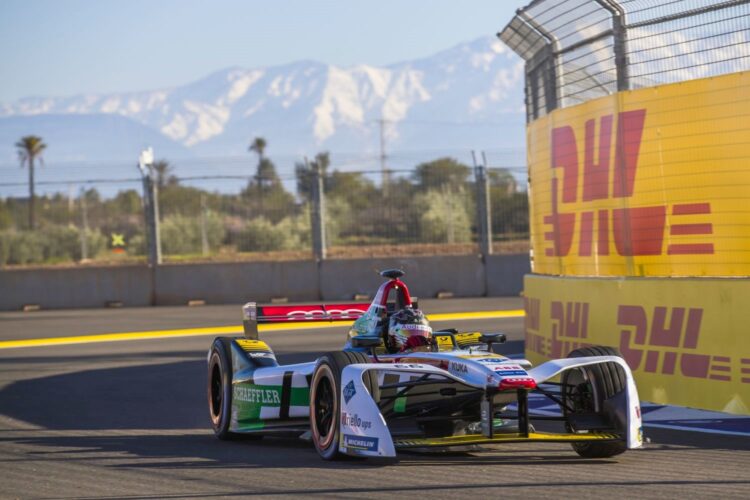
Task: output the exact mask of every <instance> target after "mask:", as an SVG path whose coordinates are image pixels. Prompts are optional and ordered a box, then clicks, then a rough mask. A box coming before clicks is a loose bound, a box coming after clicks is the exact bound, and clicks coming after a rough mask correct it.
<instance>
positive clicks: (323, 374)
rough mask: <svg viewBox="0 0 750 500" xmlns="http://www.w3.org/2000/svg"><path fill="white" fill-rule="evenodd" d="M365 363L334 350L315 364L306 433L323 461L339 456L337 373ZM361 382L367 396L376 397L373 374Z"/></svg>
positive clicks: (356, 355) (356, 354)
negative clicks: (310, 437) (309, 431)
mask: <svg viewBox="0 0 750 500" xmlns="http://www.w3.org/2000/svg"><path fill="white" fill-rule="evenodd" d="M369 362H370V359H369V358H368V357H367V356H366V355H365V354H363V353H360V352H351V351H336V352H329V353H326V354H324V355H323V356H321V357H320V358H319V359H318V363H317V364H316V365H315V370H314V371H313V376H312V381H311V382H310V430H311V433H312V439H313V443H314V444H315V449H316V450H317V451H318V454H319V455H320V456H321V457H322V458H323V459H325V460H336V459H338V458H341V456H342V454H341V453H339V438H340V414H341V401H340V397H341V371H342V370H343V369H344V367H345V366H347V365H351V364H358V363H369ZM364 383H365V388H366V389H367V390H368V391H369V392H370V394H371V395H373V397H376V395H375V394H376V391H377V388H378V385H377V376H376V375H375V373H374V372H370V373H367V374H366V375H365V377H364Z"/></svg>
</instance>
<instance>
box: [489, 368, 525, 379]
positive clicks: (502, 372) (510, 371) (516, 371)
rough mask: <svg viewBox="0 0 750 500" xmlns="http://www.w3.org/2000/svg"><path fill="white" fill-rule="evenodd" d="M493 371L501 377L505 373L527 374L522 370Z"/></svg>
mask: <svg viewBox="0 0 750 500" xmlns="http://www.w3.org/2000/svg"><path fill="white" fill-rule="evenodd" d="M495 373H497V374H498V375H500V376H503V377H505V376H506V375H507V376H509V377H517V376H518V375H521V376H527V375H528V373H527V372H525V371H524V370H495Z"/></svg>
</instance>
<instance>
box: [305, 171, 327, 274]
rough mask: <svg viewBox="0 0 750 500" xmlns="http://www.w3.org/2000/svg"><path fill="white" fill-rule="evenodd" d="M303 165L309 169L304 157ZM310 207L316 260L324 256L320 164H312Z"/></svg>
mask: <svg viewBox="0 0 750 500" xmlns="http://www.w3.org/2000/svg"><path fill="white" fill-rule="evenodd" d="M305 166H306V167H307V169H308V170H309V169H310V162H309V161H308V160H307V158H305ZM312 175H313V182H312V207H311V211H310V217H311V218H312V220H311V221H310V222H311V224H310V226H311V229H312V245H313V255H314V256H315V259H316V260H318V261H321V260H325V258H326V232H325V231H326V227H325V193H324V191H323V175H322V172H321V170H320V165H318V164H317V163H315V164H314V168H313V169H312Z"/></svg>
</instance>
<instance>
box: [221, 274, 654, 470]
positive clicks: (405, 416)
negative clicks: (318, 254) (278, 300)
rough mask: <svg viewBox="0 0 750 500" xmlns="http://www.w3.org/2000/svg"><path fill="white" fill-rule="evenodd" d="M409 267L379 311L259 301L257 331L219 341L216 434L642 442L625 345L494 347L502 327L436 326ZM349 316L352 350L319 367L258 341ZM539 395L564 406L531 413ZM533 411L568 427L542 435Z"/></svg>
mask: <svg viewBox="0 0 750 500" xmlns="http://www.w3.org/2000/svg"><path fill="white" fill-rule="evenodd" d="M403 274H404V273H403V271H401V270H388V271H383V272H382V273H381V275H382V276H383V277H385V278H387V281H386V282H385V283H383V284H382V285H381V286H380V288H379V289H378V292H377V294H376V296H375V298H374V300H373V301H372V303H371V304H370V305H369V307H368V306H367V305H366V304H356V303H354V304H333V305H326V306H322V305H314V306H311V305H302V306H289V305H283V306H275V305H272V306H262V307H261V306H258V305H257V304H255V303H252V302H251V303H248V304H246V305H245V306H244V307H243V325H244V330H245V338H227V337H219V338H216V339H215V340H214V342H213V344H212V346H211V349H210V350H209V353H208V408H209V413H210V416H211V420H212V423H213V429H214V432H215V433H216V435H217V436H218V437H219V438H220V439H231V438H233V437H238V436H245V437H251V438H252V437H258V438H259V437H261V436H263V435H268V434H279V433H297V434H298V435H300V436H303V437H307V438H309V439H312V441H313V443H314V445H315V448H316V449H317V451H318V453H319V454H320V456H321V457H322V458H324V459H328V460H330V459H335V458H336V457H338V456H341V455H342V454H344V455H354V456H362V457H393V456H395V455H396V451H397V450H403V449H420V450H425V449H441V448H449V447H460V448H462V449H471V447H472V446H474V447H475V446H476V445H483V444H495V443H508V442H525V441H536V442H539V441H544V442H569V443H571V445H572V447H573V449H574V450H575V451H576V452H577V453H578V454H579V455H581V456H583V457H587V458H603V457H611V456H614V455H617V454H620V453H622V452H624V451H625V450H626V449H628V448H638V447H640V446H641V445H642V441H643V438H642V427H641V425H642V421H641V413H640V406H639V400H638V392H637V390H636V386H635V382H634V380H633V376H632V374H631V372H630V369H629V368H628V365H627V364H626V363H625V361H624V360H623V359H622V357H621V356H620V355H619V353H618V352H617V351H616V350H615V349H612V348H610V347H583V348H580V349H577V350H575V351H573V352H571V353H570V355H569V357H568V358H565V359H558V360H553V361H548V362H546V363H543V364H541V365H539V366H537V367H535V368H532V367H531V363H530V362H529V361H526V360H523V359H520V360H519V359H509V358H507V357H505V356H501V355H499V354H496V353H495V352H494V350H493V344H498V343H502V342H504V341H505V336H504V335H503V334H483V333H479V332H458V331H456V330H453V329H446V330H438V331H431V330H430V328H429V324H428V323H427V320H426V318H424V315H423V314H421V312H420V311H419V308H418V303H417V300H416V299H412V298H411V296H410V294H409V290H408V288H407V287H406V285H405V284H404V283H403V282H402V281H401V279H400V278H401V277H402V276H403ZM350 319H353V320H355V321H354V323H353V325H352V326H351V328H350V330H349V333H348V335H347V338H346V343H345V346H344V348H343V350H341V351H335V352H329V353H326V354H324V355H322V356H320V357H319V358H318V359H317V360H314V361H310V362H308V363H300V364H292V365H279V364H278V362H277V361H276V357H275V355H274V353H273V351H272V350H271V348H270V347H268V345H267V344H266V343H265V342H263V341H261V340H259V338H258V324H259V323H260V324H263V323H271V324H275V325H277V326H276V327H278V328H280V329H283V328H284V327H286V326H288V325H286V323H290V322H299V321H310V322H314V321H342V320H350ZM276 327H274V328H276ZM556 387H559V391H556V390H552V388H556ZM530 393H538V394H543V395H544V396H546V397H548V398H550V399H551V400H552V401H554V402H555V403H556V404H557V405H559V406H560V409H561V413H560V416H549V415H547V416H535V415H533V414H530V412H529V405H528V401H529V399H528V398H529V394H530ZM537 419H539V420H540V422H537ZM547 420H556V421H557V423H555V424H552V423H549V422H546V421H547ZM532 421H533V423H534V424H536V425H537V426H544V425H547V426H550V425H556V426H558V427H559V431H555V432H551V431H547V432H540V431H536V430H535V428H534V425H533V424H532ZM560 431H561V432H560Z"/></svg>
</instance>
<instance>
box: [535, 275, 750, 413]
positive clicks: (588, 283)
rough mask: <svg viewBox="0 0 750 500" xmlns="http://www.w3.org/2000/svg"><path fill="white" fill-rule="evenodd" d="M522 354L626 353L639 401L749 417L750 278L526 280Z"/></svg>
mask: <svg viewBox="0 0 750 500" xmlns="http://www.w3.org/2000/svg"><path fill="white" fill-rule="evenodd" d="M524 289H525V290H524V307H525V309H526V319H525V330H526V357H527V358H529V359H530V360H531V361H533V362H534V363H541V362H543V361H546V360H549V359H554V358H560V357H565V356H567V355H568V353H569V352H570V351H571V350H573V349H576V348H578V347H580V346H584V345H608V346H612V347H617V348H618V349H620V351H621V352H622V353H623V355H624V357H625V359H626V360H627V362H628V364H629V365H630V368H631V369H632V370H633V374H634V375H635V378H636V382H637V384H638V390H639V393H640V396H641V399H642V400H644V401H650V402H653V403H659V404H673V405H679V406H688V407H693V408H702V409H708V410H718V411H724V412H728V413H735V414H750V333H748V332H749V330H748V328H750V301H749V300H748V299H749V298H750V279H747V278H745V279H718V278H717V279H710V278H671V279H669V278H666V279H665V278H619V279H615V278H574V277H550V276H540V275H527V276H526V277H525V280H524Z"/></svg>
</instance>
